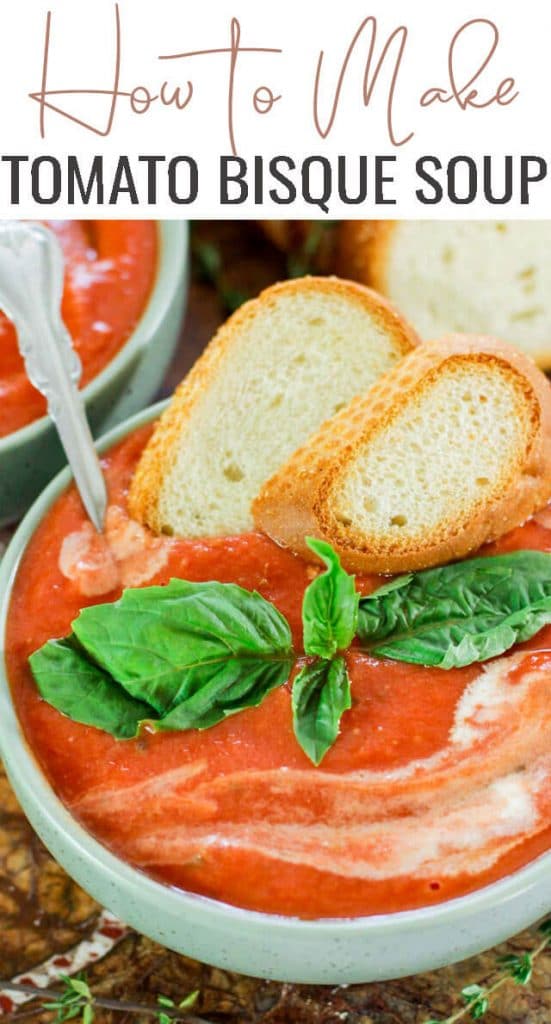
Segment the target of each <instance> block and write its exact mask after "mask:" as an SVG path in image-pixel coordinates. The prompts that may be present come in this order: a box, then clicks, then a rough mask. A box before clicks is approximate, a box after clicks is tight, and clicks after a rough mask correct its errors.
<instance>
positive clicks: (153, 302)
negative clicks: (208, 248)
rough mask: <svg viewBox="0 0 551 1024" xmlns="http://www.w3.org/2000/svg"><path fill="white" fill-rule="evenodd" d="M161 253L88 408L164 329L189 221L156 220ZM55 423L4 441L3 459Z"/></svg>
mask: <svg viewBox="0 0 551 1024" xmlns="http://www.w3.org/2000/svg"><path fill="white" fill-rule="evenodd" d="M154 223H155V226H156V229H157V241H158V253H157V267H156V271H155V279H154V281H153V285H152V288H151V292H150V294H149V298H148V300H147V303H146V305H145V306H144V308H143V310H142V312H141V315H140V317H139V319H138V322H137V323H136V326H135V327H134V330H133V331H132V333H131V334H130V336H129V337H128V338H127V339H126V341H125V342H124V344H123V345H122V346H121V348H120V349H119V350H118V352H117V353H116V354H115V355H114V356H113V358H112V359H110V360H109V362H108V363H106V365H105V366H104V367H103V369H102V370H100V372H99V373H98V374H96V376H95V377H93V378H92V380H91V381H89V383H88V384H87V385H86V387H85V388H83V389H82V391H81V394H82V397H83V400H84V403H85V405H88V403H89V402H94V401H95V399H96V398H97V397H98V395H100V394H101V392H102V390H103V388H104V387H105V386H106V385H107V386H108V385H109V383H110V381H111V379H112V378H113V377H116V376H117V374H118V373H119V372H120V371H121V370H124V369H125V368H126V366H127V364H129V363H131V362H132V361H133V359H134V358H135V357H136V356H137V355H138V354H139V353H140V352H142V351H143V350H144V349H146V348H147V346H148V345H149V343H150V341H151V339H152V338H153V337H154V336H155V334H156V333H157V331H158V329H159V328H160V326H161V324H162V321H163V318H164V316H165V315H166V310H167V307H168V306H169V305H170V304H171V302H172V300H173V298H174V296H175V295H176V293H177V291H178V288H179V287H180V284H181V279H182V273H183V272H186V271H187V267H188V250H189V232H190V227H189V221H188V220H156V221H154ZM50 428H51V420H50V418H49V416H48V414H47V413H46V414H45V415H44V416H40V417H39V418H38V419H36V420H31V422H30V423H26V424H25V426H23V427H20V428H19V429H18V430H13V431H12V432H11V434H6V435H5V437H0V458H1V457H2V455H3V454H4V453H5V452H7V451H9V450H11V449H12V448H18V447H23V446H24V445H26V444H27V443H30V442H32V441H34V440H36V438H37V437H38V436H39V435H40V434H42V433H45V432H46V431H47V430H48V429H50Z"/></svg>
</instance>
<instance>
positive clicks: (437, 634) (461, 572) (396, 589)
mask: <svg viewBox="0 0 551 1024" xmlns="http://www.w3.org/2000/svg"><path fill="white" fill-rule="evenodd" d="M402 580H403V581H402ZM402 580H401V579H398V580H397V581H392V582H391V583H390V584H387V585H386V586H384V587H381V588H380V589H379V590H376V591H374V593H373V594H370V595H369V596H368V597H364V598H362V599H361V601H360V611H359V617H358V634H359V637H360V640H361V641H362V644H363V645H364V646H365V647H366V648H367V649H368V650H370V651H371V652H372V653H374V654H376V655H382V656H384V657H388V658H394V659H395V660H396V661H405V662H409V663H411V664H417V665H431V666H436V667H438V668H443V669H450V668H461V667H462V666H464V665H470V664H472V663H473V662H480V661H486V660H487V659H488V658H494V657H496V656H497V655H499V654H503V653H504V651H507V650H508V649H509V648H510V647H512V646H513V644H516V643H521V642H523V641H524V640H529V639H530V637H532V636H534V634H535V633H537V632H538V630H540V629H541V628H542V627H543V626H545V625H546V624H547V623H549V622H551V555H550V554H546V553H544V552H541V551H514V552H511V553H509V554H506V555H496V556H494V557H488V558H474V559H470V560H469V561H465V562H458V563H456V564H454V565H447V566H443V567H442V568H438V569H427V570H425V571H424V572H419V573H414V574H412V575H410V576H408V577H403V578H402Z"/></svg>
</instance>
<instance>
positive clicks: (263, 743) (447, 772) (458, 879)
mask: <svg viewBox="0 0 551 1024" xmlns="http://www.w3.org/2000/svg"><path fill="white" fill-rule="evenodd" d="M148 436H149V428H145V429H141V430H139V431H137V432H136V433H134V434H133V435H131V436H130V437H129V438H128V439H127V440H126V441H124V442H123V443H122V444H120V445H119V446H118V447H117V448H115V449H114V450H113V451H112V452H111V453H110V455H109V456H108V457H107V458H105V460H104V468H105V472H106V474H107V479H108V481H109V487H110V510H109V514H108V519H107V530H106V537H107V541H102V540H100V539H98V538H97V536H96V535H94V534H93V531H92V529H91V527H90V526H89V525H88V524H87V522H86V520H85V516H84V513H83V511H82V508H81V505H80V502H79V499H78V497H77V495H76V493H75V492H74V490H72V491H69V492H68V493H67V494H65V495H63V496H62V497H61V498H60V499H59V500H58V501H57V502H56V504H55V505H54V506H53V508H52V509H51V511H50V512H49V513H48V515H47V516H46V518H45V520H44V521H43V523H42V524H41V526H40V527H39V528H38V530H37V531H36V533H35V535H34V537H33V539H32V540H31V542H30V544H29V547H28V549H27V551H26V553H25V555H24V557H23V561H22V564H21V567H20V570H19V573H18V576H17V580H16V583H15V587H14V592H13V599H12V604H11V611H10V615H9V623H8V634H7V651H8V654H7V658H8V668H9V675H10V680H11V686H12V690H13V697H14V701H15V705H16V708H17V712H18V714H19V717H20V720H21V722H22V725H23V728H24V731H25V734H26V737H27V739H28V742H29V743H30V745H31V747H32V749H33V751H34V752H35V755H36V757H37V759H38V761H39V763H40V765H41V767H42V769H43V770H44V772H45V773H46V775H47V777H48V779H49V780H50V782H51V784H52V786H53V787H54V789H55V791H56V793H57V794H58V795H59V797H60V798H61V799H62V801H63V802H64V803H65V804H66V805H67V807H68V808H69V809H70V810H71V812H72V813H73V814H74V815H75V817H76V818H78V819H79V820H80V821H81V822H82V823H83V824H84V825H85V826H86V827H87V828H88V829H89V831H90V832H91V833H93V835H95V836H97V837H98V838H99V839H100V840H101V841H102V842H103V843H105V844H106V845H107V846H109V847H110V848H111V849H112V850H113V851H114V852H115V853H117V854H118V855H119V856H120V857H122V858H123V859H124V860H126V861H128V862H130V863H131V864H133V865H135V866H137V867H138V868H141V869H142V870H144V871H146V872H147V873H148V874H150V875H153V876H154V877H155V878H157V879H160V880H162V881H164V882H166V883H169V884H172V885H175V886H179V887H181V888H182V889H185V890H188V891H192V892H195V893H201V894H204V895H206V896H210V897H214V898H216V899H218V900H224V901H226V902H229V903H233V904H237V905H238V906H241V907H246V908H251V909H254V910H261V911H267V912H270V913H280V914H288V915H300V916H302V917H310V918H316V917H344V916H357V915H364V914H374V913H381V912H392V911H398V910H404V909H407V908H414V907H421V906H425V905H428V904H434V903H438V902H441V901H442V900H447V899H450V898H452V897H456V896H460V895H462V894H465V893H468V892H470V891H472V890H473V889H477V888H479V887H480V886H483V885H486V884H487V883H489V882H493V881H495V880H496V879H498V878H501V877H503V876H505V875H508V874H510V873H511V872H513V871H514V870H516V869H517V868H519V867H521V866H522V865H524V864H526V863H527V862H529V861H530V860H532V859H533V858H535V857H537V856H538V855H539V854H541V853H542V852H543V851H545V850H547V849H548V848H549V846H550V845H551V753H550V750H551V742H550V741H551V684H550V680H551V650H549V649H551V631H550V629H548V628H547V629H545V630H543V631H542V632H540V633H539V634H538V636H537V637H536V638H534V639H533V640H532V641H531V642H530V644H526V645H524V647H522V648H516V649H515V650H513V651H512V652H510V653H509V654H507V655H506V656H503V657H501V658H498V659H495V660H493V661H490V662H488V663H486V664H485V665H484V666H482V665H475V666H472V667H469V668H465V669H456V670H450V671H444V670H440V669H425V668H421V667H417V666H413V665H406V664H400V663H398V662H392V661H390V660H377V659H375V658H373V657H370V656H367V655H365V654H362V653H360V651H359V650H354V648H352V649H351V650H350V651H349V652H348V654H347V661H348V667H349V672H350V676H351V681H352V697H353V707H352V709H351V710H350V711H347V712H346V713H345V714H344V715H343V717H342V723H341V734H340V736H339V737H338V739H337V741H336V743H335V744H334V746H333V747H332V748H331V750H329V752H328V753H327V755H326V757H325V758H324V761H323V765H322V766H320V767H318V768H316V767H314V766H313V765H312V763H311V762H310V761H309V760H308V758H307V757H306V755H305V754H304V753H303V751H302V750H301V748H300V746H299V745H298V743H297V741H296V738H295V736H294V734H293V729H292V716H291V697H290V686H289V684H287V685H285V686H282V687H280V688H279V689H277V690H274V691H273V692H272V693H271V694H270V695H269V696H268V697H267V698H266V699H265V700H264V702H263V703H262V705H261V706H260V707H258V708H254V709H247V710H244V711H242V712H241V713H239V714H237V715H234V716H232V717H230V718H228V719H226V720H225V721H224V722H222V723H221V724H219V725H216V726H214V727H213V728H211V729H207V730H205V731H202V732H200V731H187V732H174V733H166V732H165V733H158V734H153V733H148V732H145V733H143V734H142V735H141V736H140V738H139V739H136V740H119V741H117V740H115V739H113V738H112V737H111V736H110V735H108V734H107V733H104V732H102V731H100V730H98V729H95V728H91V727H88V726H84V725H79V724H75V723H74V722H72V721H70V720H69V719H68V718H66V717H64V716H63V715H61V714H60V713H58V712H57V711H56V710H54V709H53V708H52V707H51V706H49V705H48V704H47V703H45V702H44V701H43V700H41V699H40V697H39V695H38V692H37V688H36V685H35V683H34V680H33V678H32V675H31V672H30V670H29V667H28V664H27V659H28V656H29V655H30V654H31V652H33V651H35V650H36V649H37V648H38V647H40V646H41V645H42V644H43V643H44V642H45V641H46V640H48V639H49V638H52V637H60V636H64V635H66V634H67V633H68V632H69V631H70V624H71V622H72V620H73V619H74V618H75V617H76V616H77V614H78V611H79V609H80V608H81V607H83V606H84V605H87V604H92V603H94V602H98V601H101V602H105V601H106V600H115V599H116V598H117V597H118V596H119V595H120V592H121V588H122V587H123V586H136V585H140V584H145V583H151V582H154V583H166V582H167V581H168V580H169V579H170V578H171V577H173V576H177V577H181V578H184V579H188V580H192V581H206V580H211V579H216V580H219V581H221V582H235V583H238V584H240V585H241V586H243V587H246V588H249V589H254V588H256V589H257V590H258V591H259V592H260V593H261V594H262V595H263V596H264V597H266V598H268V599H269V600H270V601H272V602H274V603H275V604H276V606H277V607H278V608H279V609H280V611H281V612H282V613H283V614H284V615H285V616H286V618H287V619H288V621H289V623H290V625H291V628H292V631H293V634H294V640H295V644H296V647H297V650H300V645H301V601H302V596H303V592H304V589H305V587H306V586H307V585H308V584H309V582H310V581H311V579H312V577H313V575H315V573H316V571H317V570H316V569H315V568H313V567H312V566H308V565H307V564H306V563H305V562H303V561H301V560H300V559H299V558H297V557H295V556H294V555H292V554H290V553H288V552H286V551H283V550H281V549H280V548H278V547H277V546H276V545H275V544H273V543H272V542H271V541H270V540H268V539H266V538H265V537H263V536H261V535H260V534H247V535H243V536H238V537H223V538H215V539H212V540H204V541H203V540H201V541H197V540H194V541H186V540H174V539H168V538H166V539H164V538H163V539H160V538H154V537H152V536H151V535H150V534H148V533H147V532H146V531H144V530H143V529H142V528H141V527H139V526H138V525H137V524H135V523H132V522H130V521H129V520H128V518H127V515H126V511H125V508H126V492H127V488H128V485H129V482H130V479H131V475H132V471H133V468H134V466H135V463H136V460H137V458H138V456H139V454H140V452H141V450H142V448H143V445H144V443H145V442H146V440H147V438H148ZM545 516H546V514H545V513H544V514H543V515H542V516H541V517H539V519H538V520H532V521H531V522H529V523H528V524H526V525H525V526H524V527H523V528H520V529H518V530H515V531H514V532H513V533H511V534H509V535H508V536H507V537H506V538H505V539H504V540H502V541H501V542H500V544H499V546H498V545H495V546H492V547H491V548H490V549H488V550H489V551H490V552H491V553H496V552H497V551H498V550H499V551H507V550H514V549H519V548H535V549H540V550H544V551H551V528H550V527H551V523H548V522H546V518H545ZM377 582H378V581H377V580H375V579H374V578H371V579H362V580H358V586H359V587H360V589H362V590H363V591H364V592H367V591H369V590H371V589H373V587H374V586H375V585H376V583H377Z"/></svg>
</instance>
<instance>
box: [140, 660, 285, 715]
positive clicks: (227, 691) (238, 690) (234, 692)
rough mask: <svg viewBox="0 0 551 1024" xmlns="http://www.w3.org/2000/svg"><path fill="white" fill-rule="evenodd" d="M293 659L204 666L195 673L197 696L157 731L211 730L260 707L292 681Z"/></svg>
mask: <svg viewBox="0 0 551 1024" xmlns="http://www.w3.org/2000/svg"><path fill="white" fill-rule="evenodd" d="M292 664H293V659H292V658H284V659H283V660H280V661H257V662H255V661H254V660H250V659H249V660H247V661H246V663H245V662H244V661H237V660H234V661H226V663H225V664H216V665H214V666H213V665H202V666H199V667H198V668H197V670H196V671H195V673H194V687H193V688H194V693H193V694H192V695H191V696H190V697H188V698H187V699H186V700H184V701H182V703H181V704H178V705H177V706H176V707H175V708H173V710H172V711H170V712H169V713H168V715H166V716H165V717H164V718H161V719H160V720H159V721H158V722H154V723H153V724H154V726H155V728H156V729H160V730H168V729H209V728H210V727H211V726H212V725H216V724H217V723H218V722H221V721H222V720H223V719H224V718H227V717H228V716H229V715H235V714H236V712H237V711H242V710H243V709H244V708H256V707H258V705H259V704H261V703H262V701H263V700H264V698H265V697H266V696H267V695H268V693H270V691H271V690H274V689H275V688H276V687H278V686H282V685H283V683H285V682H287V679H288V678H289V675H290V672H291V668H292Z"/></svg>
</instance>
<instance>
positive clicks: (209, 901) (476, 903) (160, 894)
mask: <svg viewBox="0 0 551 1024" xmlns="http://www.w3.org/2000/svg"><path fill="white" fill-rule="evenodd" d="M167 405H168V400H164V401H162V402H158V403H156V404H155V405H151V406H148V407H147V408H146V409H143V410H142V411H141V412H139V413H137V414H136V415H134V416H132V417H130V418H129V419H126V420H125V421H124V422H123V423H121V424H119V425H118V426H117V427H115V428H114V429H112V430H110V431H109V432H108V433H107V434H105V435H103V436H102V437H101V438H100V439H99V440H98V441H97V442H96V446H97V448H98V451H99V452H100V453H103V452H105V451H107V450H108V449H109V448H110V447H111V446H112V445H113V444H116V443H117V442H118V441H120V440H122V439H123V438H124V437H126V436H127V435H128V434H130V433H131V432H132V431H133V430H135V429H137V428H139V427H141V426H144V425H145V424H147V423H150V422H152V421H153V420H154V419H156V418H157V417H158V415H159V414H160V413H161V412H162V410H163V409H165V408H166V406H167ZM71 479H72V477H71V473H70V470H69V468H68V467H66V468H65V469H63V470H61V472H60V473H58V474H57V476H56V477H54V479H53V480H52V481H51V482H50V483H49V484H48V486H47V487H46V488H45V490H44V491H43V492H42V494H41V495H40V497H39V498H38V499H37V500H36V501H35V502H34V504H33V505H32V506H31V508H30V509H29V511H28V512H27V514H26V515H25V517H24V519H23V520H22V522H21V523H20V525H19V526H18V528H17V530H16V532H15V534H14V536H13V537H12V539H11V541H10V542H9V544H8V547H7V549H6V552H5V554H4V556H3V558H2V559H1V561H0V756H1V757H2V758H3V760H4V763H5V767H6V770H7V772H8V776H9V778H10V781H12V783H13V785H14V789H15V791H16V795H18V796H19V794H20V793H24V797H22V798H21V802H22V803H23V802H25V803H26V802H27V801H28V802H29V803H30V804H32V805H35V806H37V805H38V806H40V816H41V818H42V820H43V821H44V820H46V821H47V823H48V826H49V827H50V829H51V830H55V832H56V833H57V834H63V838H64V841H65V848H66V849H67V850H69V849H70V850H71V851H72V852H73V854H74V855H75V857H76V858H78V861H79V864H81V865H83V866H86V867H88V868H90V869H91V871H92V872H93V873H94V874H97V873H98V872H99V873H100V874H101V875H102V876H103V878H104V880H105V881H106V882H109V883H110V884H111V885H114V886H116V887H117V889H118V890H119V891H122V892H123V894H124V895H126V896H128V897H129V899H130V900H133V901H134V902H136V901H138V902H142V903H143V904H147V905H148V906H150V907H155V908H156V909H157V910H159V911H160V912H161V913H162V912H163V910H165V909H166V911H167V913H168V912H170V913H174V911H175V910H178V911H179V912H181V913H182V915H183V916H185V914H186V911H189V912H190V914H191V915H193V914H194V913H195V914H196V913H197V912H198V911H200V913H201V915H202V916H203V918H204V919H205V920H206V921H209V922H210V924H211V925H214V926H216V925H217V924H219V925H220V924H229V925H231V924H232V923H234V924H235V923H237V922H239V923H241V924H246V925H247V928H248V929H250V932H251V935H257V936H260V935H262V936H265V935H266V929H269V930H271V932H272V933H273V934H276V933H277V934H278V936H279V938H281V937H285V936H291V934H292V935H293V936H294V937H298V938H301V937H302V938H304V939H305V940H306V939H311V938H313V937H314V936H315V937H316V938H320V937H321V938H323V937H324V936H327V937H329V936H332V937H334V935H335V932H339V933H344V932H346V934H347V935H348V936H350V935H354V934H359V933H361V934H362V935H366V934H370V933H371V934H372V935H381V936H388V935H389V934H390V933H392V932H393V931H394V930H395V929H400V930H401V931H402V932H411V931H416V930H417V929H422V928H423V927H426V926H429V925H430V926H431V927H432V926H435V927H446V926H450V925H457V924H460V923H461V921H462V919H463V918H465V919H467V918H469V917H470V916H471V915H473V914H475V913H484V912H487V911H491V910H495V908H496V906H497V905H498V904H499V905H500V907H503V905H504V904H505V903H506V902H507V901H508V900H513V899H515V900H518V898H519V897H521V896H522V894H523V893H524V892H527V891H528V890H531V889H533V888H534V886H538V885H539V884H540V883H541V882H543V880H544V878H546V877H547V878H548V875H549V870H550V869H551V850H550V851H547V852H544V853H542V854H540V856H539V857H537V858H536V859H534V860H533V861H531V862H530V863H529V864H527V865H525V866H524V867H522V868H519V869H518V870H517V871H514V872H512V873H511V874H510V875H507V876H506V877H505V878H502V879H499V880H498V881H496V882H492V883H491V884H490V885H486V886H483V887H482V888H480V889H475V890H474V891H473V892H471V893H467V894H466V895H464V896H459V897H456V898H454V899H451V900H446V901H444V902H442V903H437V904H432V905H430V906H427V907H420V908H417V909H414V910H402V911H396V912H391V913H383V914H373V915H369V916H359V917H332V918H331V917H324V918H314V919H303V918H299V917H293V916H286V915H282V914H269V913H265V912H263V911H257V910H248V909H246V908H243V907H238V906H235V905H233V904H229V903H224V902H223V901H221V900H216V899H213V898H211V897H207V896H201V895H198V894H196V893H192V892H187V891H185V890H182V889H177V888H175V887H172V886H170V885H166V884H164V883H162V882H160V881H157V880H156V879H154V878H152V877H151V876H150V875H147V874H146V873H145V872H143V871H141V870H140V869H138V868H135V867H133V866H132V865H131V864H129V863H127V862H126V861H124V860H122V859H121V858H120V857H118V856H117V855H116V854H115V853H113V852H112V851H111V850H110V849H109V848H108V847H107V846H104V845H103V843H101V842H100V841H99V840H98V839H96V838H95V837H94V836H93V835H92V834H91V833H90V832H88V830H87V829H86V828H84V826H83V825H81V824H80V823H79V821H78V820H77V819H76V818H75V817H73V815H72V814H71V812H70V811H69V810H68V808H67V807H66V806H65V805H64V804H63V803H62V801H61V800H60V799H59V797H58V796H57V795H56V793H55V791H54V789H53V787H52V786H51V784H50V783H49V781H48V779H47V778H46V775H45V774H44V772H43V771H42V769H41V768H40V766H39V764H38V761H37V760H36V758H35V756H34V753H33V751H32V749H31V747H30V746H29V745H28V743H27V740H26V738H25V736H24V734H23V730H22V727H21V724H20V722H19V719H18V717H17V714H16V711H15V707H14V704H13V701H12V698H11V691H10V686H9V682H8V672H7V666H6V661H5V653H6V651H5V633H6V626H7V615H8V611H9V606H10V599H11V592H12V588H13V584H14V581H15V577H16V574H17V571H18V567H19V564H20V561H21V558H22V556H23V554H24V551H25V548H26V547H27V544H28V542H29V540H30V538H31V537H32V535H33V534H34V532H35V530H36V528H37V527H38V525H39V524H40V522H41V521H42V519H43V518H44V515H45V514H46V513H47V511H48V509H49V508H50V506H51V505H52V504H53V502H54V501H55V500H56V498H57V497H58V496H59V495H60V494H61V493H62V491H63V490H65V488H66V487H67V485H68V484H69V483H70V481H71ZM27 813H28V812H27V810H26V808H25V814H27ZM70 873H71V872H70V870H69V874H70Z"/></svg>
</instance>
